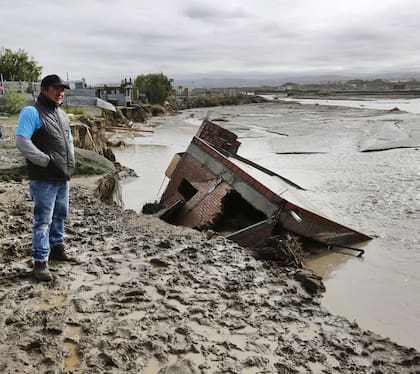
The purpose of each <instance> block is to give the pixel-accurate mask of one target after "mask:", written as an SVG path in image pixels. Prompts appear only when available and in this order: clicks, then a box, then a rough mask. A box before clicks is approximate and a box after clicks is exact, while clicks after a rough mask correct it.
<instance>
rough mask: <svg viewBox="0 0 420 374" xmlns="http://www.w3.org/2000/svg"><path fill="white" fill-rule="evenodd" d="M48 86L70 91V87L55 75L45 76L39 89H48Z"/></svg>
mask: <svg viewBox="0 0 420 374" xmlns="http://www.w3.org/2000/svg"><path fill="white" fill-rule="evenodd" d="M49 86H56V87H64V88H67V89H70V87H69V86H68V85H67V84H65V83H64V82H63V80H62V79H61V78H60V77H59V76H58V75H56V74H52V75H47V76H46V77H44V78H43V79H42V81H41V87H45V88H47V87H49Z"/></svg>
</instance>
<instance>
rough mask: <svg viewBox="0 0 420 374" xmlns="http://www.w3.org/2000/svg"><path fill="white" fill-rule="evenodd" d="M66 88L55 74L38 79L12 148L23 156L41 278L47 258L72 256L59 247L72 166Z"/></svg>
mask: <svg viewBox="0 0 420 374" xmlns="http://www.w3.org/2000/svg"><path fill="white" fill-rule="evenodd" d="M65 88H67V89H68V88H69V87H68V86H67V85H66V84H65V83H64V82H63V81H62V80H61V78H60V77H59V76H58V75H48V76H46V77H45V78H44V79H42V81H41V93H40V95H39V96H38V99H37V101H36V103H35V104H34V105H33V106H27V107H25V108H23V109H22V111H21V112H20V115H19V120H18V125H17V129H16V147H17V148H18V149H19V150H20V152H21V153H22V154H23V155H24V156H25V157H26V159H27V164H28V174H29V179H30V182H29V188H30V194H31V198H32V200H33V201H34V222H33V229H32V247H33V252H32V255H33V258H34V271H33V274H34V276H35V278H36V279H38V280H41V281H50V280H52V275H51V273H50V271H49V269H48V260H49V259H50V260H58V261H71V260H72V259H71V258H70V257H69V256H68V255H67V254H66V252H65V250H64V220H65V218H66V216H67V213H68V206H69V180H70V177H71V175H72V174H73V171H74V165H75V161H74V147H73V137H72V135H71V131H70V119H69V117H68V116H67V114H66V113H65V112H64V111H63V110H61V109H60V108H59V106H60V105H61V104H62V102H63V99H64V89H65Z"/></svg>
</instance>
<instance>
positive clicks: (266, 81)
mask: <svg viewBox="0 0 420 374" xmlns="http://www.w3.org/2000/svg"><path fill="white" fill-rule="evenodd" d="M173 78H174V81H173V83H172V87H178V86H183V87H188V88H190V89H193V88H214V87H261V86H281V85H282V84H284V83H290V82H293V83H325V82H337V81H348V80H351V79H363V80H373V79H385V80H392V81H394V80H397V81H398V80H410V79H417V80H420V70H419V71H418V72H409V73H406V72H395V73H381V74H379V73H378V74H343V75H338V74H336V75H334V74H324V75H319V74H313V75H311V74H290V75H288V74H278V75H274V74H271V75H269V76H267V75H264V76H257V75H256V76H249V77H243V76H239V75H236V76H235V75H232V76H229V75H223V76H221V77H211V76H197V77H185V78H177V77H173Z"/></svg>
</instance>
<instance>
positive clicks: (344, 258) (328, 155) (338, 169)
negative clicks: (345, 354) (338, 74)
mask: <svg viewBox="0 0 420 374" xmlns="http://www.w3.org/2000/svg"><path fill="white" fill-rule="evenodd" d="M208 112H209V114H210V119H213V120H216V121H215V122H217V123H219V124H221V125H222V126H224V127H226V128H228V129H229V130H231V131H234V132H235V133H237V134H238V135H239V140H240V141H241V142H242V146H241V148H240V151H239V154H240V155H242V156H244V157H248V158H249V159H251V160H253V161H255V162H258V163H260V164H262V165H264V166H266V167H268V168H270V169H273V170H275V171H276V172H278V173H279V174H281V175H283V176H285V177H287V178H289V179H291V180H293V181H295V182H296V183H298V184H300V185H301V186H303V187H305V188H306V191H304V192H302V195H303V196H304V197H305V198H307V199H309V200H310V201H311V202H312V204H313V205H315V206H317V207H318V208H319V209H320V210H321V211H322V212H323V213H324V214H325V215H327V216H328V217H329V218H332V219H335V220H337V221H338V222H340V223H343V224H345V225H348V226H350V227H352V228H354V229H357V230H359V231H362V232H363V233H366V234H368V235H371V236H372V237H374V239H373V240H372V241H371V242H369V243H367V244H366V246H365V247H364V248H365V250H366V253H365V255H364V256H363V257H362V258H356V257H355V256H354V255H352V254H351V253H348V252H347V253H344V252H339V251H335V252H325V253H323V254H321V255H318V256H313V257H311V258H308V259H307V260H306V265H307V266H308V267H310V268H312V269H314V270H315V271H317V272H318V273H319V274H320V275H322V276H323V277H324V282H325V284H326V288H327V291H326V293H325V294H324V296H323V298H322V299H321V303H322V304H323V305H324V306H325V307H327V308H328V309H329V310H330V311H331V312H333V313H335V314H340V315H343V316H345V317H347V318H348V319H350V320H355V321H357V322H358V323H359V325H360V326H361V327H362V328H364V329H368V330H372V331H374V332H377V333H379V334H381V335H383V336H385V337H390V338H391V339H393V340H394V341H396V342H398V343H400V344H403V345H406V346H412V347H415V348H417V349H420V338H419V336H418V331H420V292H419V289H420V230H419V227H420V195H419V194H420V151H419V147H420V115H418V114H410V113H401V112H391V111H382V110H369V109H360V108H358V109H356V108H339V107H333V106H328V107H327V106H320V105H300V104H294V103H281V102H279V103H267V104H252V105H245V106H237V107H218V108H211V110H210V111H209V110H207V109H195V110H188V111H184V112H183V113H182V114H181V115H180V116H177V117H161V118H154V119H152V120H151V125H153V126H154V127H155V133H154V134H153V135H147V136H137V137H133V138H131V139H126V143H127V146H126V147H125V148H124V149H116V150H115V153H116V155H117V159H118V161H120V162H121V163H122V164H124V165H126V166H128V167H131V168H133V169H135V170H136V172H137V173H138V175H139V178H135V179H130V180H127V181H124V184H123V198H124V201H125V207H126V208H130V209H134V210H136V211H140V210H141V206H142V205H143V204H144V203H146V202H151V201H154V200H156V199H158V198H159V196H160V194H161V193H162V192H163V190H164V188H165V185H166V183H167V180H165V178H164V171H165V169H166V167H167V166H168V164H169V162H170V160H171V159H172V157H173V155H174V153H176V152H182V151H184V150H185V149H186V147H187V145H188V144H189V142H190V140H191V137H192V136H193V135H194V134H195V133H196V131H197V129H198V126H199V125H200V123H201V120H202V119H203V118H204V117H205V116H206V114H208ZM416 144H417V146H416ZM387 145H393V146H395V147H398V146H401V147H403V148H395V149H389V150H386V151H376V152H360V150H361V149H364V148H366V147H371V146H372V147H376V148H386V147H387ZM150 365H152V366H153V363H151V364H150Z"/></svg>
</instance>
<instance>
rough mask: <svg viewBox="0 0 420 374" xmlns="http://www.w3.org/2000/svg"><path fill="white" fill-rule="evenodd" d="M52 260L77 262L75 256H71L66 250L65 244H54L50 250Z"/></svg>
mask: <svg viewBox="0 0 420 374" xmlns="http://www.w3.org/2000/svg"><path fill="white" fill-rule="evenodd" d="M49 259H50V260H52V261H71V262H77V260H76V259H75V258H74V257H70V256H69V255H68V254H67V253H66V251H65V250H64V245H54V246H52V247H51V250H50V257H49Z"/></svg>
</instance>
